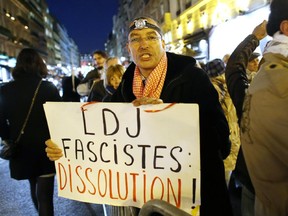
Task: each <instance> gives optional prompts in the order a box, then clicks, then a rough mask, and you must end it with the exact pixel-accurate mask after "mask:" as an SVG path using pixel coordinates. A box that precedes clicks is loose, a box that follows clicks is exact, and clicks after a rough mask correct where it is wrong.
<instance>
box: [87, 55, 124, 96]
mask: <svg viewBox="0 0 288 216" xmlns="http://www.w3.org/2000/svg"><path fill="white" fill-rule="evenodd" d="M120 63H121V62H120V60H119V58H118V57H109V58H107V59H106V61H105V63H104V69H103V72H102V75H103V78H102V79H100V80H97V81H95V82H94V83H93V86H92V88H91V91H90V94H89V96H88V101H102V100H103V98H104V97H105V96H106V93H107V92H106V89H105V83H104V79H105V77H106V70H107V68H108V67H109V66H111V65H116V64H120Z"/></svg>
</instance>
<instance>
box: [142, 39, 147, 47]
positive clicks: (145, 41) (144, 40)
mask: <svg viewBox="0 0 288 216" xmlns="http://www.w3.org/2000/svg"><path fill="white" fill-rule="evenodd" d="M140 47H142V48H143V47H144V48H145V47H148V40H147V38H142V39H141V40H140Z"/></svg>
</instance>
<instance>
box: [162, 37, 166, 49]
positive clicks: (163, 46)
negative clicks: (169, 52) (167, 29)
mask: <svg viewBox="0 0 288 216" xmlns="http://www.w3.org/2000/svg"><path fill="white" fill-rule="evenodd" d="M161 43H162V48H163V49H164V50H166V45H165V41H164V39H162V40H161Z"/></svg>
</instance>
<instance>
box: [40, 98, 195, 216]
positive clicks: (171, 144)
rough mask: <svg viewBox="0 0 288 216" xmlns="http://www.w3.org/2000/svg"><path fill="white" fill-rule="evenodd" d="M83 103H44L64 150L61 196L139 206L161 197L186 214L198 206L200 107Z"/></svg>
mask: <svg viewBox="0 0 288 216" xmlns="http://www.w3.org/2000/svg"><path fill="white" fill-rule="evenodd" d="M82 105H84V104H83V103H74V102H68V103H67V102H47V103H46V104H44V109H45V113H46V117H47V121H48V125H49V130H50V135H51V139H52V140H53V141H54V142H55V143H57V144H58V145H59V147H60V148H61V149H62V150H63V153H64V156H63V157H62V158H61V159H59V160H57V161H56V162H55V166H56V171H57V182H58V194H59V196H62V197H66V198H69V199H74V200H79V201H83V202H90V203H98V204H109V205H118V206H135V207H141V206H142V205H143V204H144V203H146V202H147V201H148V200H150V199H156V198H157V199H162V200H164V201H167V202H169V203H171V204H173V205H175V206H177V207H178V208H180V209H182V210H184V211H186V212H189V213H191V210H192V208H194V207H195V206H198V205H200V144H199V143H200V141H199V140H200V138H199V110H198V105H197V104H175V105H173V106H171V107H169V108H167V106H169V104H159V105H146V106H140V107H134V106H133V105H132V104H131V103H95V104H89V105H86V106H85V107H84V109H81V106H82ZM164 108H167V109H164ZM161 109H163V110H162V111H159V112H149V111H148V112H147V110H154V111H155V110H161Z"/></svg>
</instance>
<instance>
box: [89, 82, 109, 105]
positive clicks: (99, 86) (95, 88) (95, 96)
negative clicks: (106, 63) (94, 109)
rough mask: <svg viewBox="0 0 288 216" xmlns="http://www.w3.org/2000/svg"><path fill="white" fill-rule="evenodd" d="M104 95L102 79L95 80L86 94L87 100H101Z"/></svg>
mask: <svg viewBox="0 0 288 216" xmlns="http://www.w3.org/2000/svg"><path fill="white" fill-rule="evenodd" d="M105 95H106V89H105V86H104V80H98V81H95V83H94V84H93V85H92V89H91V91H90V93H89V96H88V101H98V102H101V101H102V100H103V98H104V97H105Z"/></svg>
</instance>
